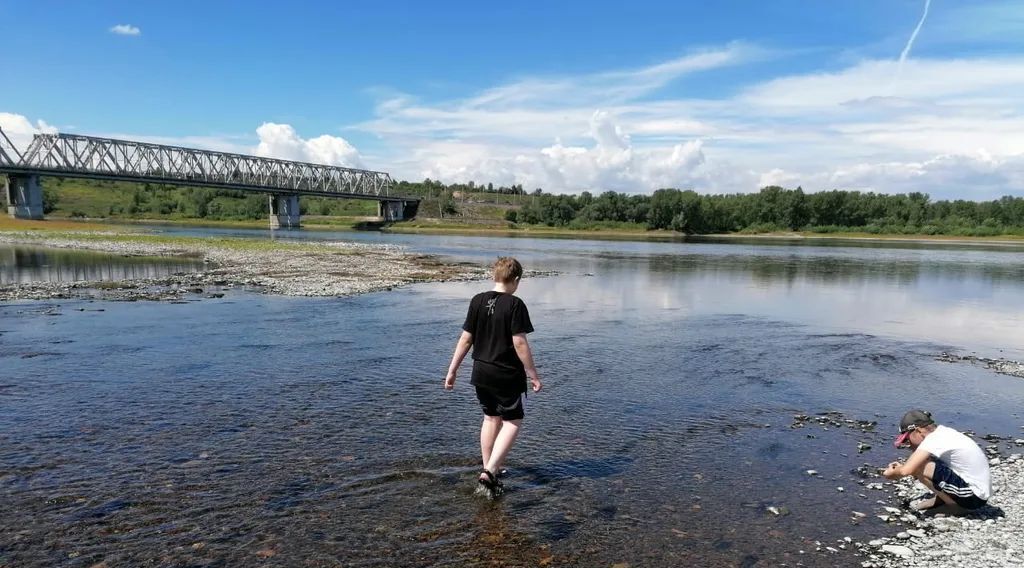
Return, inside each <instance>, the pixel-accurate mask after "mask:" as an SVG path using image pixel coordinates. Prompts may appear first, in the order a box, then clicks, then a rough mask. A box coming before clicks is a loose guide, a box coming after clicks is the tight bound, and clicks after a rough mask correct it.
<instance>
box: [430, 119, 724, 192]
mask: <svg viewBox="0 0 1024 568" xmlns="http://www.w3.org/2000/svg"><path fill="white" fill-rule="evenodd" d="M586 138H587V139H588V141H589V142H590V143H589V144H586V145H584V144H579V145H573V144H568V145H567V144H564V143H563V142H562V141H556V142H555V143H554V144H551V145H549V146H546V147H543V148H540V149H538V150H534V151H530V152H521V153H515V154H513V155H507V156H503V155H501V153H500V152H499V153H496V154H497V155H494V154H495V153H492V151H491V149H490V148H489V147H488V146H486V145H484V144H459V145H452V144H451V143H441V144H436V145H430V146H429V147H430V150H428V151H426V152H422V151H421V154H423V153H426V154H433V156H432V157H431V158H430V159H431V162H430V163H429V165H428V167H427V168H426V169H425V170H424V171H423V175H424V176H425V177H430V178H436V179H442V180H449V181H461V182H465V181H470V180H476V181H482V180H487V181H494V182H497V183H502V184H516V183H519V184H523V186H524V187H526V188H536V187H542V188H545V189H547V190H549V191H550V190H552V189H556V190H558V191H569V192H580V191H605V190H615V191H633V190H634V189H635V188H636V187H653V188H660V187H680V186H686V187H688V186H692V185H693V184H694V182H696V181H698V180H701V179H703V176H704V172H703V171H702V170H701V166H703V164H704V153H703V151H702V147H703V142H702V141H700V140H692V141H688V142H685V143H680V144H676V145H674V146H671V147H668V148H653V149H647V150H642V149H638V148H635V147H634V146H633V143H632V141H631V140H630V137H629V135H628V134H627V133H626V132H624V131H623V130H622V128H621V127H620V126H619V125H618V124H617V123H616V121H615V118H614V117H613V116H611V115H610V114H609V113H607V112H604V111H596V112H594V113H593V114H592V116H591V118H590V124H589V129H588V132H587V136H586Z"/></svg>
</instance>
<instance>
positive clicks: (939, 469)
mask: <svg viewBox="0 0 1024 568" xmlns="http://www.w3.org/2000/svg"><path fill="white" fill-rule="evenodd" d="M932 463H934V464H935V473H934V474H933V475H932V483H933V484H934V485H935V488H936V489H938V490H939V491H942V492H943V493H945V494H946V495H949V496H950V497H952V498H953V501H956V504H957V505H960V506H961V507H963V508H964V509H977V508H978V507H982V506H984V505H985V501H984V500H982V499H981V498H980V497H978V496H977V495H975V494H974V490H973V489H971V486H970V485H969V484H968V483H967V482H966V481H964V480H963V478H962V477H960V476H959V475H957V474H956V472H955V471H953V470H952V469H949V466H948V465H946V464H945V462H943V461H941V460H937V459H932Z"/></svg>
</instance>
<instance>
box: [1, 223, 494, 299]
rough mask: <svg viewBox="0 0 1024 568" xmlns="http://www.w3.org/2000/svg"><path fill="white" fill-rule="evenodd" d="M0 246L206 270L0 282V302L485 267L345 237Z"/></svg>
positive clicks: (380, 281) (14, 237)
mask: <svg viewBox="0 0 1024 568" xmlns="http://www.w3.org/2000/svg"><path fill="white" fill-rule="evenodd" d="M0 243H3V244H11V245H29V246H39V247H48V248H60V249H76V250H89V251H100V252H107V253H112V254H118V255H125V256H161V257H168V256H179V257H192V258H196V259H201V260H202V261H203V264H204V266H205V267H206V268H205V269H204V270H201V271H198V272H191V273H180V274H175V275H172V276H167V277H163V278H156V279H136V280H125V281H119V282H113V283H112V282H60V283H48V282H41V283H30V284H10V285H3V286H0V301H9V300H27V299H53V298H99V299H108V300H175V299H181V297H183V296H184V295H187V294H206V295H210V294H218V293H222V292H221V291H222V290H224V289H229V288H237V287H243V288H251V289H253V290H257V291H261V292H265V293H270V294H281V295H287V296H348V295H352V294H361V293H366V292H374V291H379V290H387V289H391V288H394V287H396V286H402V285H405V284H410V283H414V282H441V281H452V280H470V279H477V278H481V277H483V276H485V275H486V274H485V271H484V268H483V267H479V266H472V265H468V264H455V263H446V262H443V261H441V260H440V259H438V258H437V257H433V256H428V255H419V254H411V253H409V252H407V251H406V250H404V249H403V248H401V247H396V246H392V245H376V244H358V243H348V242H316V243H308V242H303V243H292V242H287V243H283V242H269V243H268V242H267V241H252V240H246V239H199V238H176V239H168V238H166V237H154V236H149V235H124V234H120V233H99V234H98V233H60V234H47V233H42V234H41V233H28V232H20V233H19V232H0Z"/></svg>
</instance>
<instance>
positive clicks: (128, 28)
mask: <svg viewBox="0 0 1024 568" xmlns="http://www.w3.org/2000/svg"><path fill="white" fill-rule="evenodd" d="M109 31H110V33H112V34H116V35H124V36H138V35H142V30H140V29H139V28H137V27H135V26H132V25H129V24H117V25H116V26H113V27H111V28H110V30H109Z"/></svg>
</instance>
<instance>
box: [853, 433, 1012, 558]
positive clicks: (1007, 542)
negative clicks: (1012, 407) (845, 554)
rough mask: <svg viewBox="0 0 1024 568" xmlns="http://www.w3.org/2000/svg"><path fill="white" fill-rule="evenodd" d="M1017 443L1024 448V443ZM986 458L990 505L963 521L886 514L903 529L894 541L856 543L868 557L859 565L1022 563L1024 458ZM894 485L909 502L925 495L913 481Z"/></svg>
mask: <svg viewBox="0 0 1024 568" xmlns="http://www.w3.org/2000/svg"><path fill="white" fill-rule="evenodd" d="M1015 444H1016V446H1017V447H1018V448H1019V447H1021V446H1024V440H1022V439H1017V440H1016V442H1015ZM988 453H989V454H990V455H991V456H994V457H991V459H990V460H989V463H990V464H991V465H990V467H991V472H992V490H993V493H992V497H991V499H989V501H988V505H986V506H985V507H982V508H981V509H979V510H977V511H975V512H972V513H971V514H969V515H966V516H963V517H954V516H947V515H943V514H941V513H940V514H936V515H921V514H911V513H910V512H908V511H907V510H906V509H903V510H898V511H899V512H897V513H892V514H890V515H888V516H889V517H890V519H891V520H890V521H889V522H892V523H899V524H901V525H902V527H901V528H902V529H903V530H901V531H899V532H898V533H897V534H896V535H895V536H893V537H888V538H882V539H877V540H872V541H871V542H869V543H866V544H863V543H857V547H858V548H859V549H860V550H861V552H862V553H864V554H865V555H866V556H867V560H864V561H863V562H862V563H861V566H863V567H864V568H898V567H914V566H920V567H929V568H946V567H949V568H954V567H955V568H995V567H1001V566H1006V567H1010V566H1020V565H1021V564H1022V563H1024V458H1022V456H1021V454H1020V453H1013V454H1010V455H1009V456H1005V457H998V456H995V454H996V452H995V451H989V452H988ZM908 479H909V478H908ZM896 486H897V487H896V493H897V495H898V496H899V497H900V498H901V499H905V500H907V499H913V498H915V497H918V496H920V495H922V494H923V493H925V492H926V491H927V489H926V488H925V487H924V486H923V485H920V484H918V483H917V482H915V481H905V480H904V481H900V482H899V483H897V484H896ZM892 509H893V510H897V509H896V508H892Z"/></svg>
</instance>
